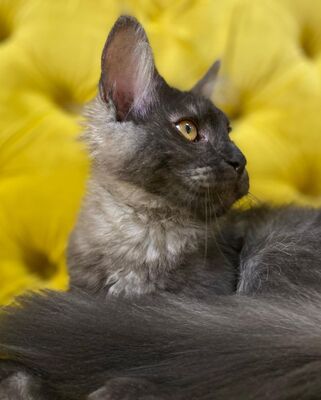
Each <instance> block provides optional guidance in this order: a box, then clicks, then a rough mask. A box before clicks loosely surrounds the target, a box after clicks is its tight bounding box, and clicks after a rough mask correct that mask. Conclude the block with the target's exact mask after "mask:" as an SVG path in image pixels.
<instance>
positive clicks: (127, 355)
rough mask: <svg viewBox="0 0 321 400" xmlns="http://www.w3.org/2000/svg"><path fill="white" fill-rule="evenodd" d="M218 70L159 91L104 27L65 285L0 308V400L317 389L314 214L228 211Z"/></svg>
mask: <svg viewBox="0 0 321 400" xmlns="http://www.w3.org/2000/svg"><path fill="white" fill-rule="evenodd" d="M217 69H218V64H217V63H215V64H214V65H213V66H212V67H211V68H210V70H209V72H208V73H207V74H206V75H205V77H204V78H203V79H202V80H201V81H200V82H199V83H198V84H196V86H195V87H194V88H193V89H192V90H191V91H188V92H181V91H179V90H177V89H174V88H171V87H170V86H168V85H167V84H166V82H165V81H164V79H163V78H161V76H160V75H159V74H158V72H157V70H156V67H155V65H154V61H153V57H152V53H151V49H150V46H149V44H148V40H147V37H146V34H145V32H144V30H143V28H142V27H141V25H139V23H138V22H137V21H136V20H135V19H133V18H131V17H121V18H120V19H119V20H118V21H117V22H116V24H115V26H114V28H113V30H112V31H111V33H110V35H109V38H108V40H107V42H106V45H105V48H104V51H103V57H102V75H101V81H100V94H99V96H98V97H97V99H96V101H95V102H94V103H93V105H92V107H91V109H90V111H89V129H88V131H87V133H86V139H87V142H88V144H89V148H90V151H91V154H92V159H93V167H92V177H91V180H90V182H89V188H88V189H89V191H88V195H87V197H86V200H85V202H84V206H83V208H82V211H81V214H80V217H79V221H78V223H77V226H76V228H75V230H74V232H73V234H72V236H71V240H70V244H69V249H68V264H69V269H70V276H71V290H70V291H69V292H67V293H54V292H48V293H45V294H44V295H33V296H29V297H28V296H27V297H25V298H22V299H21V300H20V307H14V306H13V307H10V308H8V309H7V310H6V312H4V313H2V315H1V318H0V356H1V357H2V358H4V359H6V360H7V361H4V362H3V363H2V364H1V365H0V378H1V379H2V380H1V381H0V399H1V400H51V399H55V400H73V399H88V400H107V399H112V400H117V399H118V400H125V399H127V400H135V399H143V400H161V399H164V400H183V399H184V400H196V399H200V400H203V399H204V400H205V399H213V398H215V399H246V400H251V399H253V400H254V399H275V400H285V399H297V398H300V399H318V398H321V380H320V378H319V376H320V372H321V346H320V338H321V328H320V327H321V314H320V312H319V310H320V306H321V297H320V296H321V294H320V289H321V274H320V271H321V268H320V263H321V261H320V259H321V251H320V248H321V235H320V233H321V228H320V223H321V212H320V210H314V209H300V208H295V207H283V208H278V209H270V208H269V207H263V206H261V207H256V208H253V209H251V210H248V211H231V210H230V211H228V209H229V208H230V207H231V205H232V204H233V203H234V202H235V201H236V200H237V199H238V198H240V197H242V196H243V195H244V194H246V192H247V191H248V177H247V173H246V170H245V158H244V156H243V155H242V154H241V152H240V151H239V150H238V148H237V147H236V146H235V145H234V144H233V143H232V141H231V140H230V138H229V135H228V133H229V123H228V119H227V118H226V116H225V115H224V114H223V113H222V112H221V111H220V110H218V109H217V108H216V107H215V106H214V105H213V104H212V103H211V102H210V101H209V100H208V97H209V96H210V94H211V91H212V88H213V85H214V81H215V76H216V73H217ZM106 296H108V299H107V301H106V299H105V298H106Z"/></svg>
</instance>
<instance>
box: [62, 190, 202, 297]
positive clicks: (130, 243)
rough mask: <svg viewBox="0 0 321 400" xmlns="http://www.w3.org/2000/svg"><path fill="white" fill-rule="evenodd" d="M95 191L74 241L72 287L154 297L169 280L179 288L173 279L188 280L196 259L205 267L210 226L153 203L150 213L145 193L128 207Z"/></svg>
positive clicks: (71, 266)
mask: <svg viewBox="0 0 321 400" xmlns="http://www.w3.org/2000/svg"><path fill="white" fill-rule="evenodd" d="M90 189H91V194H90V196H89V197H88V199H87V202H86V204H85V206H84V207H83V210H82V213H81V215H80V218H79V220H78V224H77V226H76V228H75V230H74V232H73V234H72V236H71V240H70V245H69V251H68V256H69V257H68V258H69V260H68V264H69V269H70V275H71V284H74V285H76V286H80V287H86V288H88V289H89V290H92V291H100V290H101V289H106V290H108V291H109V293H111V294H120V293H124V294H143V293H152V292H154V291H156V290H157V289H164V288H166V286H167V285H168V282H167V281H168V280H170V285H171V286H173V276H175V277H176V276H178V277H179V280H180V279H181V280H183V278H182V276H183V275H185V274H186V273H187V272H188V271H189V270H190V267H189V266H188V264H189V263H190V262H192V260H195V257H197V259H198V261H199V260H201V261H203V258H204V244H205V242H206V240H207V238H206V237H205V235H206V227H205V226H204V223H199V224H197V223H195V221H190V220H189V219H188V218H187V216H186V215H184V214H183V213H181V212H174V211H173V209H169V208H165V207H159V204H157V203H156V202H153V200H151V201H150V203H149V207H148V208H146V207H145V206H144V205H143V199H142V196H143V195H144V194H142V193H138V192H137V193H136V198H135V199H133V194H131V201H130V202H129V201H127V202H126V201H125V200H124V198H125V199H126V196H122V200H121V201H120V199H119V196H115V195H112V194H111V193H110V192H108V191H106V190H104V189H103V188H101V187H99V186H97V185H95V184H93V185H92V186H91V188H90ZM132 202H134V203H135V204H137V205H138V206H136V207H133V206H131V203H132ZM140 203H141V204H140ZM201 248H202V250H201ZM195 262H196V261H195ZM178 269H181V270H182V273H181V274H180V273H179V272H177V270H178ZM198 269H200V267H199V266H198ZM174 271H175V274H174ZM175 279H176V278H175ZM174 286H175V285H174Z"/></svg>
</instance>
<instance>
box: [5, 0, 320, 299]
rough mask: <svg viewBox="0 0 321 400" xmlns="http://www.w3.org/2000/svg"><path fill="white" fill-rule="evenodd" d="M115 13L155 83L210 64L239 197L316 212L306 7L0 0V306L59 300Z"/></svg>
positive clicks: (314, 75) (307, 1) (304, 0)
mask: <svg viewBox="0 0 321 400" xmlns="http://www.w3.org/2000/svg"><path fill="white" fill-rule="evenodd" d="M122 12H127V13H131V14H134V15H136V16H137V17H138V18H139V19H140V20H141V22H142V23H143V24H144V25H145V27H146V30H147V31H148V34H149V37H150V40H151V42H152V45H153V48H154V51H155V55H156V62H157V65H158V67H159V70H160V72H161V73H162V74H163V75H164V76H165V77H166V79H167V80H168V81H169V82H170V83H172V84H175V85H177V86H179V87H182V88H188V87H189V86H191V85H192V84H193V83H194V82H195V81H196V80H197V79H198V78H199V77H200V76H201V74H202V73H203V72H204V71H205V70H206V68H207V67H208V66H209V65H210V64H211V63H212V62H213V60H214V59H215V58H218V57H220V58H221V59H222V61H223V69H222V73H221V79H220V80H219V82H218V85H217V90H216V94H215V100H216V102H217V103H218V105H219V106H221V107H222V108H223V109H224V110H226V111H227V113H228V114H229V115H230V117H231V119H232V125H233V127H234V133H233V138H234V140H235V141H236V142H237V143H238V144H239V146H240V147H241V148H242V150H243V151H244V153H245V154H246V155H247V158H248V167H249V172H250V176H251V179H252V185H251V192H252V193H253V195H254V196H255V197H256V198H258V199H262V200H268V201H272V202H276V203H283V202H289V201H294V202H298V203H301V204H312V205H319V204H321V24H320V20H321V2H320V1H318V0H260V1H258V0H207V1H206V0H199V1H188V0H178V1H172V0H157V1H156V0H155V1H149V0H125V1H122V2H120V1H118V0H95V1H93V0H63V1H62V0H55V1H53V0H0V302H2V303H3V302H7V301H9V300H10V299H11V298H12V296H13V295H15V294H17V293H21V292H22V291H24V290H26V289H29V288H41V287H44V286H46V287H51V288H64V287H65V286H66V283H67V279H66V272H65V259H64V249H65V246H66V241H67V237H68V233H69V232H70V230H71V228H72V225H73V223H74V221H75V217H76V213H77V210H78V207H79V204H80V200H81V196H82V194H83V191H84V184H85V180H86V176H87V173H88V160H87V156H86V153H85V151H84V149H83V148H82V146H81V144H80V143H79V142H77V141H76V137H77V135H78V134H79V132H80V128H79V121H80V116H79V113H80V110H81V108H82V106H83V104H84V103H85V102H86V101H88V100H89V99H91V98H92V97H93V96H94V94H95V92H96V82H97V80H98V77H99V58H100V52H101V48H102V46H103V43H104V40H105V37H106V34H107V32H108V30H109V29H110V27H111V25H112V23H113V22H114V20H115V18H116V17H117V16H118V15H119V14H120V13H122Z"/></svg>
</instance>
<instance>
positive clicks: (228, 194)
mask: <svg viewBox="0 0 321 400" xmlns="http://www.w3.org/2000/svg"><path fill="white" fill-rule="evenodd" d="M248 191H249V177H248V174H247V172H246V171H244V172H243V174H242V175H241V177H240V179H239V180H238V181H237V182H236V183H235V184H234V185H231V186H228V187H225V188H224V189H222V190H221V191H216V193H215V194H213V195H206V196H200V197H199V198H198V205H195V207H194V209H195V210H197V213H196V214H195V215H197V218H198V219H200V220H203V221H213V220H214V221H215V218H218V217H221V216H223V215H224V214H226V213H227V212H228V211H229V210H230V209H231V207H232V206H233V204H234V203H236V202H237V201H238V200H240V199H241V198H242V197H244V196H246V195H247V194H248ZM214 199H216V201H214Z"/></svg>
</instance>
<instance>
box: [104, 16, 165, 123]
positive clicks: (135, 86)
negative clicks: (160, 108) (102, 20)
mask: <svg viewBox="0 0 321 400" xmlns="http://www.w3.org/2000/svg"><path fill="white" fill-rule="evenodd" d="M158 77H159V75H158V73H157V70H156V68H155V63H154V58H153V54H152V49H151V47H150V44H149V42H148V38H147V35H146V33H145V31H144V28H143V27H142V25H141V24H140V23H139V22H138V21H137V20H136V19H135V18H134V17H130V16H121V17H119V18H118V20H117V21H116V23H115V25H114V26H113V28H112V30H111V32H110V34H109V36H108V38H107V41H106V44H105V47H104V50H103V54H102V61H101V80H100V90H101V94H102V97H103V99H104V100H105V101H106V102H107V101H109V100H112V101H113V103H114V105H115V107H116V112H117V117H118V119H119V120H124V119H126V116H127V115H128V114H129V113H130V112H133V113H136V114H143V113H145V112H146V111H147V110H148V108H149V107H150V106H151V105H152V104H153V103H154V101H155V87H156V85H157V80H158Z"/></svg>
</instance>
